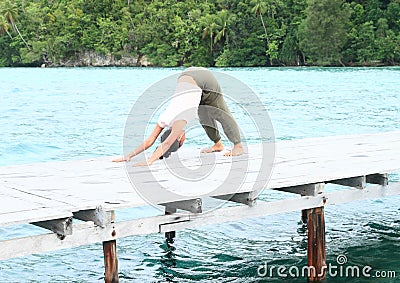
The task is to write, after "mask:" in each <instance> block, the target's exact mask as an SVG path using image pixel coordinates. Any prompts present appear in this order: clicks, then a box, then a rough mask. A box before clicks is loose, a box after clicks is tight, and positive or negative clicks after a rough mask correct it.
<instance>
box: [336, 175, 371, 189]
mask: <svg viewBox="0 0 400 283" xmlns="http://www.w3.org/2000/svg"><path fill="white" fill-rule="evenodd" d="M329 183H332V184H338V185H341V186H346V187H354V188H357V189H365V187H366V186H367V179H366V177H365V176H359V177H351V178H344V179H339V180H331V181H329Z"/></svg>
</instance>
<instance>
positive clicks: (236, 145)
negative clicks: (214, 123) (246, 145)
mask: <svg viewBox="0 0 400 283" xmlns="http://www.w3.org/2000/svg"><path fill="white" fill-rule="evenodd" d="M216 105H217V107H218V113H217V115H216V119H217V120H218V122H220V123H221V126H222V129H223V131H224V133H225V135H226V136H227V138H228V139H229V141H231V142H232V143H233V148H232V150H231V151H229V152H227V153H225V154H224V155H225V156H232V155H234V156H237V155H241V154H243V146H242V143H241V139H240V131H239V126H238V125H237V123H236V121H235V118H233V115H232V113H231V112H230V110H229V108H228V105H227V104H226V102H225V100H224V98H223V96H222V95H221V96H220V97H219V98H218V100H217V101H216Z"/></svg>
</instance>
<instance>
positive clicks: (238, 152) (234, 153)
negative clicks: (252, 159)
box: [224, 143, 243, 156]
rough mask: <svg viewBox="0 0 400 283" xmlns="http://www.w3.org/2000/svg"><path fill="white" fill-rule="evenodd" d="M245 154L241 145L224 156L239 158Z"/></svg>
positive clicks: (236, 145)
mask: <svg viewBox="0 0 400 283" xmlns="http://www.w3.org/2000/svg"><path fill="white" fill-rule="evenodd" d="M242 154H243V146H242V144H241V143H238V144H235V145H234V146H233V148H232V150H230V151H228V152H226V153H224V156H239V155H242Z"/></svg>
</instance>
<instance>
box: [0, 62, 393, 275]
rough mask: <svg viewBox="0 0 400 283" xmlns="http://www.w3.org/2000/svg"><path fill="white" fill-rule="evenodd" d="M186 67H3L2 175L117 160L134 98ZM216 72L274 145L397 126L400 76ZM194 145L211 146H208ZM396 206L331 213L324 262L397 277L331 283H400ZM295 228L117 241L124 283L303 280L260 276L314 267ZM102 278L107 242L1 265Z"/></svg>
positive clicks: (272, 219)
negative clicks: (256, 103)
mask: <svg viewBox="0 0 400 283" xmlns="http://www.w3.org/2000/svg"><path fill="white" fill-rule="evenodd" d="M180 70H181V69H135V68H124V69H118V68H79V69H74V68H71V69H67V68H64V69H62V68H60V69H25V68H20V69H13V68H3V69H0V123H1V124H0V125H1V131H0V140H1V143H0V156H1V158H0V166H7V165H16V164H23V163H33V162H43V161H46V162H47V161H56V160H72V159H82V158H87V157H96V156H109V155H118V154H121V152H122V136H123V131H124V123H125V120H126V118H127V114H128V113H129V111H130V109H131V107H132V105H133V104H134V102H135V100H136V99H137V98H138V97H139V95H141V94H142V92H143V91H144V90H145V89H146V88H147V87H149V86H150V85H151V84H153V83H155V82H157V81H158V80H160V79H162V78H164V77H166V76H168V75H171V74H175V73H177V72H179V71H180ZM218 71H222V72H225V73H227V74H229V75H232V76H234V77H236V78H238V79H240V80H242V81H243V82H245V83H246V84H248V85H249V86H250V87H251V88H252V89H253V90H254V91H255V92H256V93H257V94H258V95H259V97H260V99H261V101H262V102H263V103H264V105H265V106H266V108H267V109H268V112H269V115H270V118H271V121H272V124H273V126H274V130H275V137H276V139H277V140H284V139H298V138H305V137H318V136H328V135H343V134H361V133H374V132H383V131H391V130H399V129H400V126H399V124H400V68H368V69H367V68H345V69H344V68H324V69H319V68H274V69H263V68H250V69H246V68H239V69H219V70H218ZM143 107H146V106H145V105H143ZM238 120H239V121H240V117H238ZM194 143H196V145H198V146H203V145H204V144H206V143H207V140H206V139H198V140H196V141H194ZM399 159H400V157H399ZM0 170H1V167H0ZM391 178H392V180H393V181H396V180H397V181H398V179H399V177H398V175H392V176H391ZM269 194H270V195H268V197H269V198H281V197H282V196H281V195H280V194H278V193H274V192H270V193H269ZM399 201H400V197H393V198H389V199H388V198H385V199H379V200H373V201H367V202H362V203H361V202H355V203H349V204H345V205H338V206H331V207H327V208H326V210H325V211H326V213H325V217H326V240H327V263H331V264H336V265H338V264H337V257H338V256H341V255H345V256H346V257H347V260H348V263H347V264H348V265H357V266H360V267H364V266H371V267H372V270H373V271H372V272H371V273H370V274H371V275H376V273H374V272H376V271H380V272H381V273H382V275H383V272H388V271H395V272H396V278H377V277H372V276H371V277H370V278H367V277H361V278H350V279H349V278H345V277H343V276H342V277H341V276H330V277H328V279H327V282H400V217H399V216H400V206H399V203H400V202H399ZM0 211H1V208H0ZM130 213H133V212H131V211H129V210H127V211H122V212H120V214H119V215H120V217H121V218H124V217H129V214H130ZM135 213H146V211H145V209H143V211H142V212H141V211H139V212H138V211H135ZM117 217H118V214H117ZM299 220H300V213H299V212H298V213H297V212H295V213H287V214H282V215H275V216H269V217H265V218H257V219H250V220H246V221H240V222H235V223H226V224H222V225H215V226H210V227H204V228H199V229H188V230H184V231H179V232H178V233H177V238H176V241H175V243H174V244H173V247H172V248H168V247H167V245H166V244H165V242H164V239H163V236H162V235H149V236H143V237H142V236H141V237H130V238H125V239H119V240H118V242H117V244H118V247H117V248H118V258H119V271H120V281H121V282H270V281H271V282H275V281H281V280H283V281H286V282H305V279H304V277H302V278H293V277H291V276H288V277H286V278H283V277H279V276H277V274H276V273H275V274H274V276H273V277H271V276H265V277H262V276H260V275H259V274H258V272H257V270H258V269H259V267H260V265H264V264H265V263H267V265H268V266H284V267H286V268H287V269H289V268H290V267H292V266H294V267H298V268H300V269H301V267H302V266H304V265H306V254H307V241H306V231H305V229H304V227H303V226H302V225H301V224H300V223H299ZM38 229H39V228H32V227H30V226H28V225H20V226H13V227H0V238H1V239H4V238H10V237H15V236H22V235H27V234H30V233H38V232H41V231H42V230H38ZM0 252H1V251H0ZM102 281H103V257H102V246H101V244H96V245H89V246H84V247H80V248H74V249H69V250H62V251H56V252H51V253H46V254H39V255H32V256H28V257H24V258H16V259H10V260H6V261H1V264H0V282H102Z"/></svg>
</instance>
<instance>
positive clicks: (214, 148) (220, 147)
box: [201, 141, 224, 153]
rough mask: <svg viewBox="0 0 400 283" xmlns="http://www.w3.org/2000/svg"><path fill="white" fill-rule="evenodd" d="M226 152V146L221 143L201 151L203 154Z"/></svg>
mask: <svg viewBox="0 0 400 283" xmlns="http://www.w3.org/2000/svg"><path fill="white" fill-rule="evenodd" d="M223 150H224V145H223V144H222V142H221V141H219V142H216V143H215V144H214V145H213V146H212V147H207V148H204V149H202V150H201V152H202V153H212V152H220V151H223Z"/></svg>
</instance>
